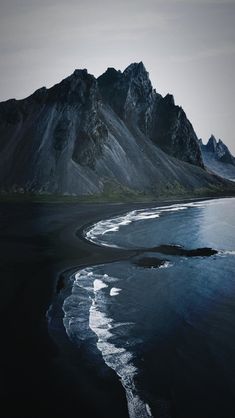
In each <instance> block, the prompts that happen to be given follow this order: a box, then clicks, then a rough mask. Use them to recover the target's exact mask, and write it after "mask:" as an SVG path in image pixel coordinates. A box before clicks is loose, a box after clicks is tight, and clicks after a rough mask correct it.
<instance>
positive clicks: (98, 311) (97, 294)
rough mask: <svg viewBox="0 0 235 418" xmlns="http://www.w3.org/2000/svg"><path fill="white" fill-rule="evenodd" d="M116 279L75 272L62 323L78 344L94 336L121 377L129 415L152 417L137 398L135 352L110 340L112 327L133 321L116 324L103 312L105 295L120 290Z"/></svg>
mask: <svg viewBox="0 0 235 418" xmlns="http://www.w3.org/2000/svg"><path fill="white" fill-rule="evenodd" d="M94 269H95V268H94ZM91 273H92V274H91ZM118 280H119V279H117V278H115V277H110V276H108V275H107V274H105V275H100V274H96V273H95V272H94V271H92V269H91V268H86V269H84V270H81V271H79V272H77V273H76V274H75V276H74V283H73V287H72V294H71V296H69V297H68V298H66V299H65V301H64V304H63V311H64V319H63V322H64V326H65V329H66V332H67V334H68V336H69V338H71V339H72V340H73V341H76V343H77V344H78V345H80V344H81V343H82V342H83V341H84V340H87V339H89V340H90V339H91V338H92V336H93V337H94V335H96V336H97V338H98V341H97V342H96V345H97V348H98V349H99V351H100V352H101V353H102V357H103V359H104V361H105V363H106V364H107V365H108V366H109V367H110V368H112V369H113V370H114V371H115V372H116V373H117V375H118V376H119V377H120V379H121V382H122V385H123V387H124V389H125V391H126V398H127V404H128V411H129V416H130V418H149V417H152V414H151V410H150V407H149V405H148V404H146V403H145V402H144V401H143V400H142V399H141V398H140V396H139V393H138V390H137V388H136V385H135V376H136V375H137V374H138V369H137V368H136V366H135V365H134V354H133V353H132V352H131V351H129V350H126V349H125V348H124V347H119V346H117V345H115V344H114V343H113V334H112V330H114V329H115V328H118V327H123V328H129V327H132V326H133V325H134V323H133V322H119V323H115V322H114V321H113V319H112V318H109V317H108V316H107V313H106V306H107V297H110V296H116V295H117V294H119V292H120V291H121V289H120V288H116V287H111V284H112V283H113V282H116V281H118Z"/></svg>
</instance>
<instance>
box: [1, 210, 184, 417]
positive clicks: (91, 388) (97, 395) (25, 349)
mask: <svg viewBox="0 0 235 418" xmlns="http://www.w3.org/2000/svg"><path fill="white" fill-rule="evenodd" d="M166 203H167V204H172V202H165V203H164V202H160V203H159V204H158V202H154V203H152V204H149V203H145V204H143V203H142V204H141V203H140V204H135V203H133V204H121V205H116V204H105V205H103V204H89V205H87V204H82V205H78V204H30V203H19V204H17V205H16V204H15V203H1V215H2V224H1V237H0V240H1V243H2V252H1V263H2V266H3V270H2V271H3V276H2V277H3V280H2V281H1V286H2V287H1V291H2V292H1V294H3V295H4V298H3V300H2V310H1V313H2V315H1V318H2V335H5V338H4V340H3V343H2V346H1V366H2V370H3V379H4V380H3V381H4V390H3V391H2V392H1V403H2V408H3V409H5V408H4V406H5V407H7V408H6V411H7V414H6V415H5V417H4V418H32V416H34V417H35V418H39V417H40V418H41V417H42V416H43V417H44V418H46V417H50V418H51V416H53V415H56V416H57V418H67V417H70V416H72V415H71V414H72V413H73V411H74V405H75V404H76V405H77V412H78V416H79V410H82V408H87V415H88V416H89V415H91V416H93V417H94V418H95V417H102V418H106V417H107V418H109V417H110V405H111V404H112V403H113V402H114V404H115V405H117V407H116V408H114V412H113V414H112V416H113V417H115V415H114V414H116V417H117V418H120V416H122V417H125V416H128V415H126V414H127V408H126V400H125V394H124V393H123V392H124V391H123V389H122V386H121V384H120V383H119V381H118V379H117V378H116V377H114V375H113V374H112V373H110V371H109V372H107V374H106V375H105V376H106V383H105V379H103V377H102V376H97V375H95V374H94V371H93V370H92V365H91V368H90V369H89V367H87V366H89V365H86V364H85V362H84V358H83V357H82V353H81V356H79V355H78V352H77V349H76V348H75V347H74V346H73V345H72V344H71V343H70V342H69V340H68V338H67V335H66V333H65V331H64V328H63V326H61V317H60V307H59V304H60V302H61V300H62V299H63V292H66V286H65V287H64V285H65V283H64V284H63V280H62V281H61V283H60V286H59V287H60V289H59V290H60V292H59V294H57V293H56V288H57V286H58V280H59V278H60V277H61V274H62V276H63V272H65V271H66V270H68V269H73V268H76V269H78V268H79V267H85V266H89V265H95V264H99V263H104V262H109V261H115V260H120V259H121V258H123V257H124V258H125V257H128V258H129V257H130V253H129V252H128V254H127V250H124V251H123V250H117V249H112V248H98V247H97V246H96V245H94V244H92V243H88V242H87V241H86V240H84V239H83V237H82V236H81V234H80V231H81V228H82V229H83V228H84V227H86V226H87V224H88V223H89V224H91V223H94V222H97V221H99V220H100V219H104V218H106V219H107V218H109V217H112V216H116V215H118V214H121V213H126V212H128V211H129V210H132V209H136V208H137V209H138V208H147V207H151V206H156V204H157V205H158V206H160V205H164V204H166ZM176 203H177V202H176ZM77 231H79V233H78V234H77ZM65 279H66V278H65ZM65 282H66V280H65ZM57 290H58V289H57ZM67 290H68V288H67ZM52 301H53V304H54V307H55V311H54V314H55V316H54V319H55V322H54V323H53V333H52V332H51V331H52V328H50V330H49V333H50V335H48V329H47V322H46V318H45V315H46V312H47V310H48V307H49V305H50V304H51V302H52ZM4 318H7V322H6V321H5V320H4ZM52 334H53V335H52ZM16 347H17V349H16ZM107 391H108V393H109V396H108V397H107ZM91 398H92V403H91V402H90V399H91ZM13 399H14V401H15V402H14V403H13V402H12V400H13ZM16 407H17V409H16Z"/></svg>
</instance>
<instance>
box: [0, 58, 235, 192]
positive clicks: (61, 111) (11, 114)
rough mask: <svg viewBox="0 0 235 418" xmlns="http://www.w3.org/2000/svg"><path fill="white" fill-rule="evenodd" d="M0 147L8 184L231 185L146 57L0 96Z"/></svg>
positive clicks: (0, 172) (179, 188)
mask: <svg viewBox="0 0 235 418" xmlns="http://www.w3.org/2000/svg"><path fill="white" fill-rule="evenodd" d="M158 145H159V146H161V148H162V149H160V148H159V147H158ZM163 150H165V151H167V152H168V154H166V153H165V152H164V151H163ZM0 151H1V153H0V187H1V190H5V191H7V192H9V191H22V192H28V191H29V192H35V193H59V194H76V195H86V194H100V193H104V192H105V191H106V190H109V192H110V193H112V192H113V190H114V191H117V190H119V191H120V192H121V193H125V192H127V191H128V192H130V191H134V192H138V193H151V194H154V195H155V196H159V195H162V194H164V195H169V194H177V195H178V194H182V193H183V194H184V193H190V194H193V193H196V192H198V191H202V190H204V192H205V193H208V191H211V193H213V192H215V191H218V190H220V191H224V190H230V189H231V187H232V186H231V184H230V183H227V182H226V181H224V180H223V179H220V178H218V177H216V176H213V175H210V174H208V173H207V172H206V171H205V170H204V169H203V163H202V158H201V151H200V147H199V144H198V141H197V137H196V134H195V132H194V131H193V128H192V125H191V124H190V122H189V121H188V120H187V118H186V115H185V113H184V111H183V110H182V109H181V108H179V107H178V106H175V104H174V100H173V98H172V96H169V95H168V96H166V97H165V98H162V96H161V95H159V94H158V93H156V92H155V90H153V88H152V85H151V82H150V80H149V76H148V73H147V72H146V70H145V68H144V65H143V64H142V63H139V64H131V65H130V66H129V67H128V68H127V69H126V70H125V71H124V72H123V73H121V72H120V71H116V70H115V69H108V70H107V71H106V73H105V74H103V75H102V76H101V77H99V78H98V80H96V79H95V77H94V76H92V75H90V74H88V72H87V70H76V71H75V72H74V73H73V74H72V75H71V76H69V77H68V78H66V79H65V80H63V81H62V82H61V83H59V84H57V85H55V86H54V87H52V88H50V89H46V88H41V89H39V90H37V91H36V92H35V93H34V94H32V95H31V96H30V97H28V98H26V99H24V100H14V99H13V100H9V101H7V102H3V103H0ZM172 155H173V156H176V157H178V158H177V159H176V158H174V157H172ZM179 158H180V159H181V160H183V161H180V160H179ZM189 163H191V164H189Z"/></svg>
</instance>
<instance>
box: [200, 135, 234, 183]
mask: <svg viewBox="0 0 235 418" xmlns="http://www.w3.org/2000/svg"><path fill="white" fill-rule="evenodd" d="M199 145H200V147H201V151H202V157H203V161H204V164H205V166H206V167H207V168H208V169H209V170H210V171H212V172H214V173H216V174H218V175H219V176H221V177H224V178H226V179H229V180H233V181H235V158H234V157H233V155H232V154H231V152H230V151H229V149H228V147H227V146H226V145H225V144H224V143H223V141H221V139H219V140H218V141H217V140H216V138H215V137H214V135H211V137H210V138H209V140H208V142H207V144H206V145H204V144H203V143H202V141H200V143H199Z"/></svg>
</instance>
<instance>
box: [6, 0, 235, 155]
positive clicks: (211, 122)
mask: <svg viewBox="0 0 235 418" xmlns="http://www.w3.org/2000/svg"><path fill="white" fill-rule="evenodd" d="M0 54H1V58H0V100H6V99H8V98H12V97H16V98H23V97H25V96H27V95H29V94H30V93H32V92H33V91H34V90H36V89H37V88H39V87H41V86H44V85H45V86H47V87H50V86H52V85H53V84H55V83H56V82H58V81H60V80H61V79H62V78H65V77H66V76H68V75H69V74H71V73H72V72H73V71H74V69H75V68H87V69H88V71H89V72H90V73H92V74H94V75H95V76H98V75H100V74H101V73H103V72H104V71H105V70H106V68H107V67H115V68H117V69H121V70H123V69H124V68H126V67H127V66H128V65H129V64H130V63H131V62H139V61H143V62H144V64H145V67H146V68H147V70H148V71H149V73H150V78H151V80H152V83H153V86H154V87H155V88H156V90H157V91H158V92H159V93H161V94H163V95H165V94H166V93H168V92H170V93H172V94H174V96H175V101H176V103H177V104H179V105H181V106H182V107H183V108H184V110H185V111H186V113H187V116H188V117H189V119H190V120H191V122H192V123H193V126H194V128H195V130H196V133H197V135H198V136H199V137H202V138H203V139H204V140H206V139H208V137H209V136H210V134H211V133H214V134H215V136H216V137H220V138H221V139H222V140H223V141H224V142H225V143H226V144H227V145H229V147H230V148H231V150H232V152H233V153H234V154H235V133H234V125H235V124H234V119H235V83H234V76H235V0H232V1H227V0H116V1H114V0H99V1H98V0H66V1H62V0H0Z"/></svg>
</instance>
